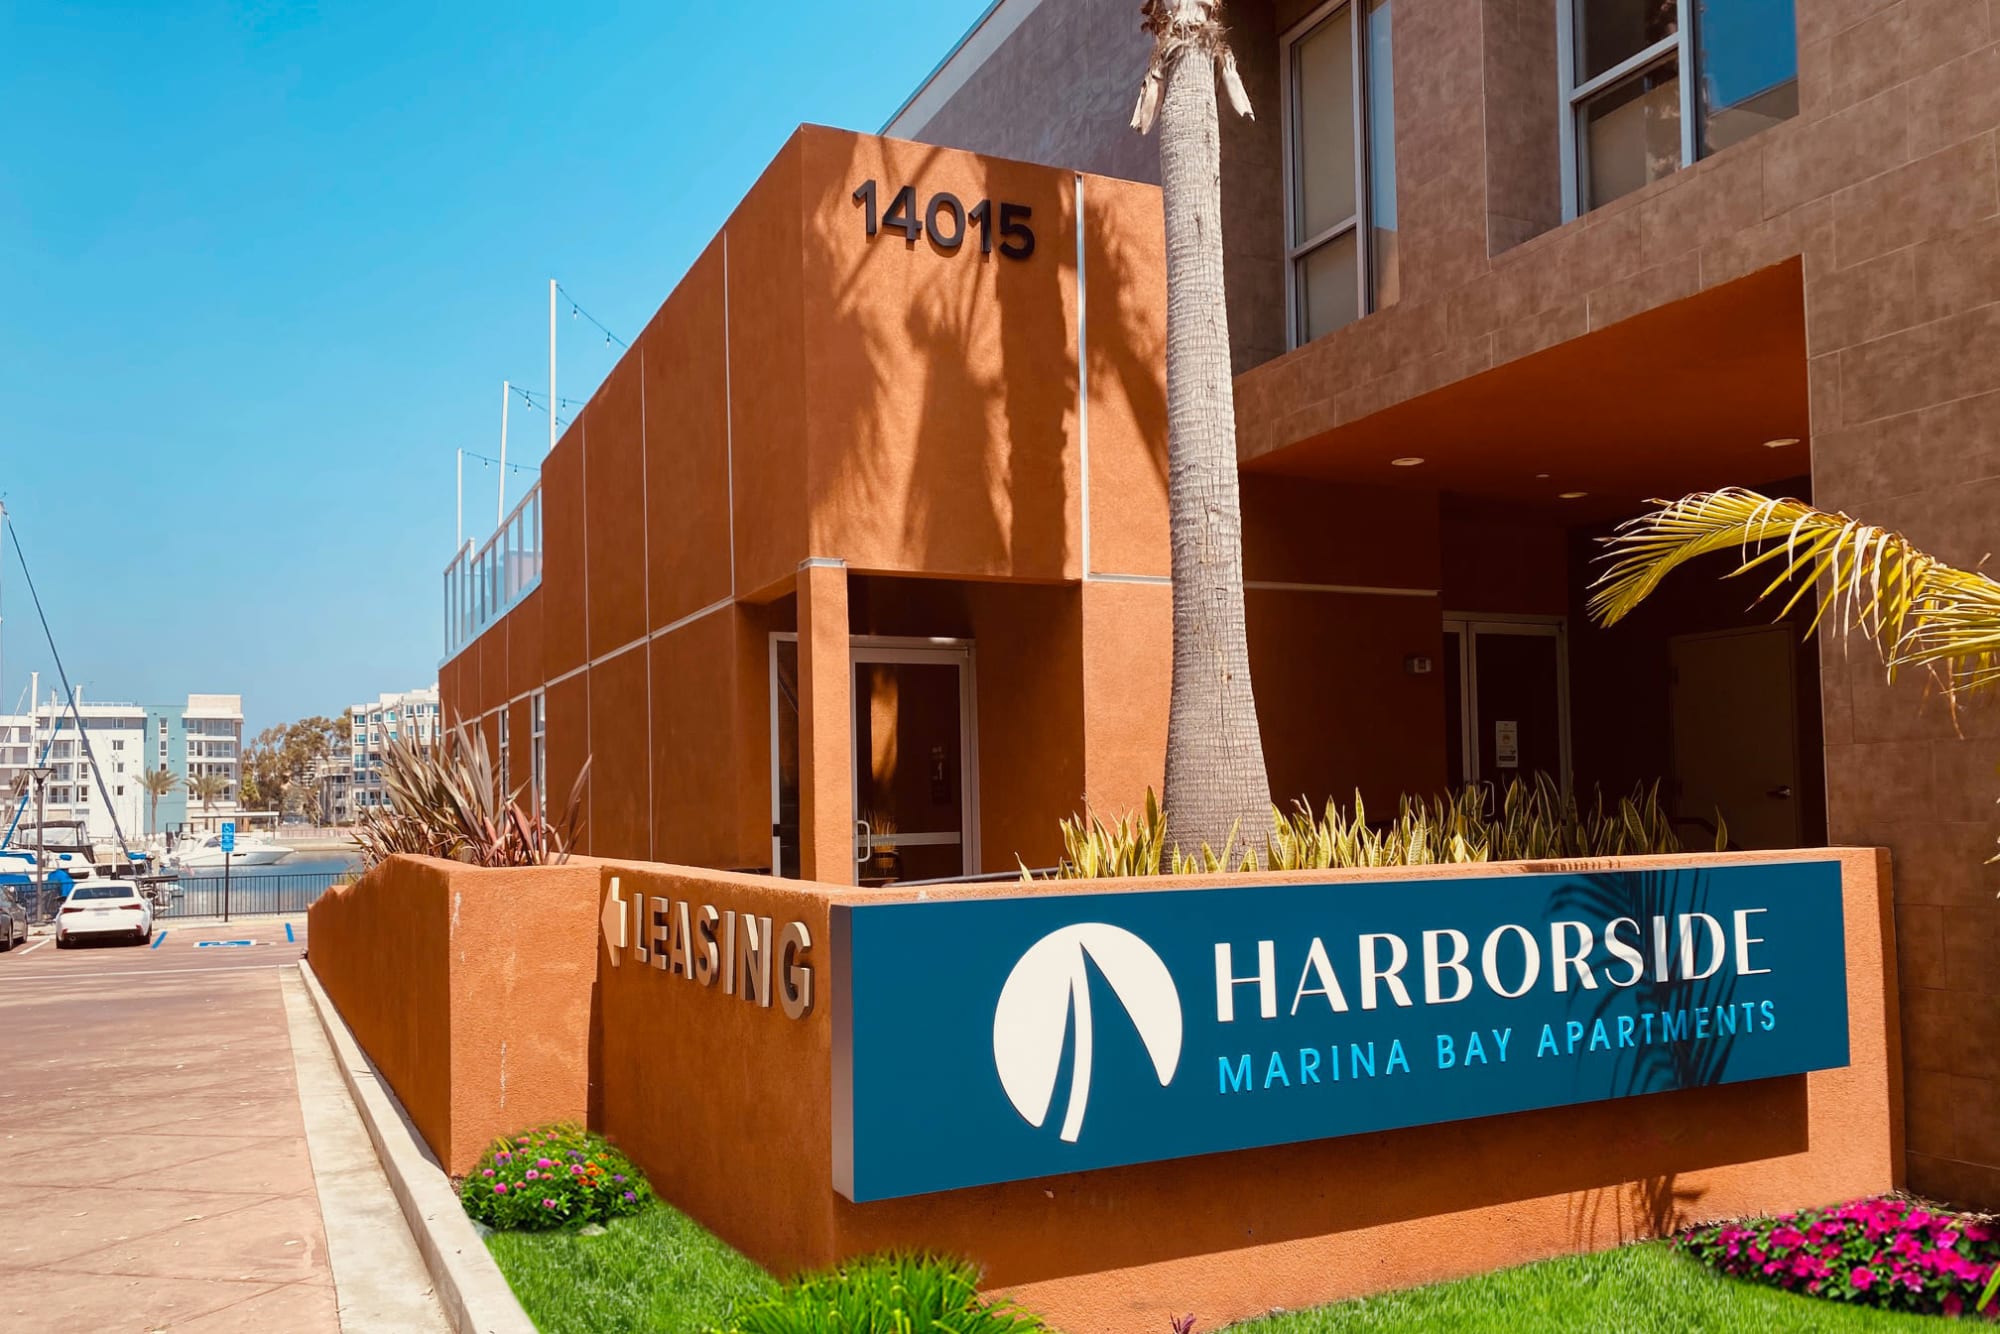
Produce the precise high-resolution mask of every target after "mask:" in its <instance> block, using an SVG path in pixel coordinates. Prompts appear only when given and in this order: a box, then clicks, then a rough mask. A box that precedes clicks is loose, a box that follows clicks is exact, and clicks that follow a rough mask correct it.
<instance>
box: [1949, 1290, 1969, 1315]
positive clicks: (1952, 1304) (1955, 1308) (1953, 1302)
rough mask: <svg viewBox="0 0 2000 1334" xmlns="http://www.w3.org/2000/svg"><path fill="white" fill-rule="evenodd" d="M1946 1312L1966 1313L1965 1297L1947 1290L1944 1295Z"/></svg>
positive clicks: (1953, 1313)
mask: <svg viewBox="0 0 2000 1334" xmlns="http://www.w3.org/2000/svg"><path fill="white" fill-rule="evenodd" d="M1944 1313H1945V1314H1946V1315H1949V1316H1959V1315H1964V1314H1965V1298H1963V1297H1961V1296H1959V1295H1958V1294H1957V1293H1955V1292H1947V1293H1946V1294H1945V1295H1944Z"/></svg>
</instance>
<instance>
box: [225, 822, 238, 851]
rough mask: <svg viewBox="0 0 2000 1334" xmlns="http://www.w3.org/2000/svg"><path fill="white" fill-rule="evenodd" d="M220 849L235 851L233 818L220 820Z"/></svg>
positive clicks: (234, 824) (234, 823)
mask: <svg viewBox="0 0 2000 1334" xmlns="http://www.w3.org/2000/svg"><path fill="white" fill-rule="evenodd" d="M222 850H223V851H224V852H234V851H236V821H234V820H224V821H223V822H222Z"/></svg>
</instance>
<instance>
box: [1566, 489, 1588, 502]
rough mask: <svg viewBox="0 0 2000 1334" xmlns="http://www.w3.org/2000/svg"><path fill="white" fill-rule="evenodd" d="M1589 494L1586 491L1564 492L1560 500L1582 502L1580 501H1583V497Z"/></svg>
mask: <svg viewBox="0 0 2000 1334" xmlns="http://www.w3.org/2000/svg"><path fill="white" fill-rule="evenodd" d="M1589 494H1590V492H1588V491H1565V492H1563V493H1562V499H1564V500H1582V499H1583V498H1584V497H1585V496H1587V495H1589Z"/></svg>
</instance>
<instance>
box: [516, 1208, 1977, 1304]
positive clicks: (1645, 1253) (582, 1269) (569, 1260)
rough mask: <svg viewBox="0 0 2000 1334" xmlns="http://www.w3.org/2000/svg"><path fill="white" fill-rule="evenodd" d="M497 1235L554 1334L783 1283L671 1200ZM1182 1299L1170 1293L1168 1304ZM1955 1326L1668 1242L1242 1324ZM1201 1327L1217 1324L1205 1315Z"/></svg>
mask: <svg viewBox="0 0 2000 1334" xmlns="http://www.w3.org/2000/svg"><path fill="white" fill-rule="evenodd" d="M486 1244H487V1248H488V1249H489V1250H491V1251H492V1252H493V1258H494V1259H495V1260H496V1261H498V1262H499V1265H500V1271H501V1272H502V1273H503V1274H505V1275H506V1276H507V1282H508V1283H510V1284H511V1285H513V1288H514V1295H515V1296H517V1297H519V1298H520V1299H521V1305H522V1306H524V1307H525V1308H527V1312H528V1315H529V1316H530V1317H531V1318H532V1319H533V1320H534V1322H535V1324H536V1326H537V1327H539V1328H540V1329H541V1331H542V1334H707V1331H709V1330H713V1329H726V1328H728V1325H729V1321H730V1318H731V1316H732V1315H733V1314H734V1313H735V1311H736V1310H737V1309H738V1308H739V1307H741V1306H742V1305H743V1304H744V1303H746V1302H753V1301H757V1300H759V1299H761V1298H764V1297H767V1296H770V1295H771V1294H772V1293H773V1292H775V1291H776V1290H777V1285H776V1283H775V1282H774V1281H773V1280H772V1279H771V1277H770V1276H769V1275H767V1274H766V1273H765V1272H764V1271H763V1270H761V1269H759V1268H758V1267H757V1266H756V1265H754V1264H752V1263H751V1262H750V1261H748V1260H746V1259H744V1258H743V1257H742V1256H741V1255H738V1254H737V1253H736V1252H735V1251H733V1250H731V1249H730V1248H729V1247H728V1246H725V1245H724V1244H723V1243H722V1242H720V1241H718V1240H716V1239H715V1238H714V1237H713V1236H711V1235H710V1234H709V1233H708V1232H707V1231H706V1230H705V1229H703V1228H702V1227H700V1226H699V1225H698V1224H696V1223H694V1222H692V1221H691V1220H689V1219H688V1218H686V1217H685V1216H684V1215H682V1214H680V1213H679V1212H677V1211H676V1210H674V1209H671V1208H669V1207H667V1206H666V1205H658V1206H655V1207H654V1208H651V1209H648V1210H646V1211H645V1212H643V1213H640V1214H636V1215H634V1216H632V1217H630V1218H621V1219H617V1220H615V1221H613V1222H612V1223H610V1224H609V1225H608V1227H607V1230H606V1232H605V1234H604V1235H603V1236H599V1237H586V1236H582V1235H579V1234H578V1233H576V1232H572V1231H563V1232H499V1233H495V1234H493V1235H492V1236H491V1237H489V1238H488V1239H487V1242H486ZM1170 1297H1171V1295H1170V1294H1162V1300H1163V1301H1170ZM1168 1314H1169V1312H1168V1311H1167V1310H1166V1308H1165V1307H1164V1306H1163V1307H1162V1308H1161V1314H1160V1330H1159V1334H1168V1330H1167V1316H1168ZM1200 1315H1201V1313H1200V1312H1199V1311H1197V1312H1196V1316H1197V1317H1199V1316H1200ZM1945 1327H1946V1326H1944V1325H1943V1324H1942V1323H1941V1322H1940V1321H1938V1320H1936V1319H1934V1318H1930V1317H1923V1316H1908V1315H1892V1314H1889V1313H1887V1312H1882V1311H1875V1310H1870V1309H1867V1308H1864V1307H1851V1306H1843V1305H1840V1304H1837V1303H1834V1302H1822V1301H1815V1300H1813V1299H1811V1298H1807V1297H1798V1296H1794V1295H1792V1294H1791V1293H1786V1292H1779V1291H1777V1290H1776V1289H1774V1288H1761V1287H1757V1286H1755V1285H1752V1284H1749V1283H1742V1282H1738V1281H1736V1280H1734V1279H1726V1278H1723V1277H1721V1276H1720V1275H1717V1274H1715V1273H1712V1272H1711V1271H1709V1270H1708V1269H1706V1268H1704V1267H1703V1266H1701V1265H1700V1264H1697V1263H1696V1262H1695V1261H1693V1260H1690V1259H1688V1258H1687V1257H1685V1256H1681V1255H1676V1254H1674V1253H1673V1252H1672V1251H1670V1250H1668V1249H1667V1247H1666V1246H1665V1245H1664V1244H1662V1243H1657V1242H1656V1243H1649V1244H1646V1245H1641V1246H1626V1247H1623V1248H1621V1249H1619V1250H1615V1251H1605V1252H1601V1253H1599V1254H1596V1255H1579V1256H1568V1257H1565V1258H1563V1259H1559V1260H1547V1261H1543V1262H1542V1263H1540V1264H1532V1265H1524V1266H1522V1267H1521V1268H1519V1269H1504V1270H1500V1271H1498V1272H1496V1273H1491V1274H1483V1275H1481V1276H1479V1277H1477V1278H1469V1279H1464V1280H1462V1281H1460V1282H1457V1283H1441V1284H1438V1285H1436V1286H1434V1287H1428V1288H1414V1289H1411V1290H1409V1291H1406V1292H1396V1293H1389V1294H1386V1295H1384V1296H1380V1297H1366V1298H1362V1299H1360V1300H1358V1301H1350V1302H1337V1303H1335V1304H1334V1305H1332V1306H1322V1307H1317V1308H1315V1309H1313V1310H1309V1311H1292V1312H1287V1313H1286V1314H1283V1315H1275V1316H1267V1317H1265V1318H1264V1319H1261V1320H1257V1321H1253V1322H1251V1323H1249V1324H1246V1325H1242V1326H1239V1327H1238V1328H1239V1329H1241V1330H1242V1331H1243V1334H1348V1331H1362V1330H1384V1331H1389V1330H1393V1331H1417V1330H1425V1331H1429V1330H1436V1331H1440V1332H1442V1331H1450V1332H1451V1334H1521V1332H1522V1331H1536V1332H1537V1334H1539V1332H1540V1331H1545V1330H1546V1331H1551V1332H1552V1334H1570V1332H1572V1331H1574V1332H1575V1334H1586V1332H1587V1334H1706V1332H1707V1331H1714V1332H1715V1334H1725V1332H1727V1334H1734V1332H1735V1331H1739V1330H1750V1331H1754V1334H1790V1332H1791V1331H1795V1330H1796V1331H1828V1334H1847V1331H1857V1332H1859V1331H1894V1330H1911V1331H1914V1330H1919V1329H1930V1330H1933V1331H1935V1330H1940V1329H1943V1328H1945ZM1198 1328H1199V1330H1200V1331H1207V1330H1209V1328H1210V1326H1209V1325H1208V1323H1207V1322H1205V1321H1204V1322H1202V1323H1201V1325H1200V1326H1199V1327H1198Z"/></svg>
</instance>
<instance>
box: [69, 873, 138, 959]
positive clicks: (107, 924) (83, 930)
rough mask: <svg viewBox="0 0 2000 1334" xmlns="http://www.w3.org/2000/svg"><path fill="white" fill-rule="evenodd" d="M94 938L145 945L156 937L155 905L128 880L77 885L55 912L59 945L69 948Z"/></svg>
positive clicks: (102, 880)
mask: <svg viewBox="0 0 2000 1334" xmlns="http://www.w3.org/2000/svg"><path fill="white" fill-rule="evenodd" d="M91 937H95V938H97V939H100V940H102V939H114V940H129V941H131V942H132V943H133V944H135V945H143V944H145V943H146V942H147V941H149V940H151V939H152V938H153V905H152V904H151V903H149V902H147V901H146V900H145V899H144V898H143V897H142V896H141V895H140V893H139V890H138V888H137V886H135V885H133V884H132V882H131V881H129V880H109V879H97V880H92V881H89V882H87V883H85V884H81V885H78V886H77V887H76V888H75V889H72V890H71V891H70V892H69V897H68V898H66V899H64V900H63V905H62V911H61V912H59V913H57V914H56V948H57V949H59V950H66V949H68V948H69V947H70V946H71V945H74V944H75V943H76V942H77V941H79V940H83V939H86V938H91Z"/></svg>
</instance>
